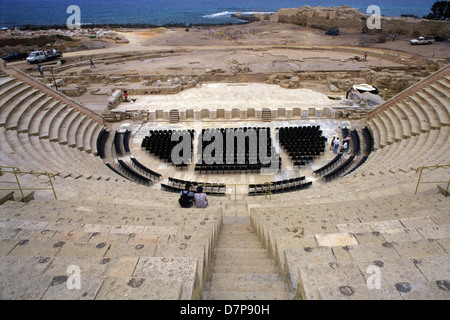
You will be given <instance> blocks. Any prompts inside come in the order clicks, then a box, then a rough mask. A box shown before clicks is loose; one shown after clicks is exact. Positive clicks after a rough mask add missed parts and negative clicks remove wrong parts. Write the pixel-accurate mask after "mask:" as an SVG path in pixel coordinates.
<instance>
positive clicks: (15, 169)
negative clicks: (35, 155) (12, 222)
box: [0, 166, 58, 202]
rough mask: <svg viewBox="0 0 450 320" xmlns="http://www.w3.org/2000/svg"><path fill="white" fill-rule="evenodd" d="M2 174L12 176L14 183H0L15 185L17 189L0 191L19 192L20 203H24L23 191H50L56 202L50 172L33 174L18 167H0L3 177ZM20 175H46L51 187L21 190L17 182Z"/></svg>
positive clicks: (56, 198) (0, 173)
mask: <svg viewBox="0 0 450 320" xmlns="http://www.w3.org/2000/svg"><path fill="white" fill-rule="evenodd" d="M3 173H10V174H14V177H15V179H16V181H0V183H15V184H17V186H18V188H0V190H8V191H17V190H19V191H20V194H21V196H22V201H24V202H25V195H24V194H23V191H38V190H52V191H53V195H54V197H55V200H58V197H57V196H56V191H55V186H54V185H53V181H52V177H53V178H55V175H54V174H53V173H50V172H34V171H21V170H20V169H19V168H18V167H12V166H0V175H3ZM22 174H31V175H38V176H40V175H46V176H47V177H48V181H49V182H50V185H51V187H49V188H22V186H21V184H20V180H19V175H22Z"/></svg>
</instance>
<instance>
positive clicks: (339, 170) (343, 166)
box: [323, 155, 355, 182]
mask: <svg viewBox="0 0 450 320" xmlns="http://www.w3.org/2000/svg"><path fill="white" fill-rule="evenodd" d="M354 159H355V156H354V155H351V156H350V157H349V158H348V159H347V160H345V161H344V163H342V164H341V165H340V166H339V167H337V168H336V169H334V170H333V171H331V172H330V173H327V174H326V175H324V176H323V178H324V179H325V181H326V182H329V181H331V180H333V179H335V178H337V177H339V176H340V175H341V174H342V173H343V172H344V171H345V170H347V168H348V167H349V166H350V165H351V164H352V162H353V160H354Z"/></svg>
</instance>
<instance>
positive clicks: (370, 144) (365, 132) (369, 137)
mask: <svg viewBox="0 0 450 320" xmlns="http://www.w3.org/2000/svg"><path fill="white" fill-rule="evenodd" d="M362 133H363V136H364V142H365V145H366V147H365V152H366V154H370V153H371V152H372V150H373V139H372V135H371V134H370V130H369V129H368V128H367V127H365V128H363V129H362Z"/></svg>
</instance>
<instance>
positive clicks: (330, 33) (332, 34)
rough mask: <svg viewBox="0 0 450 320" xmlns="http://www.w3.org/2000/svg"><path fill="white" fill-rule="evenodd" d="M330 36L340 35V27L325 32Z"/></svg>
mask: <svg viewBox="0 0 450 320" xmlns="http://www.w3.org/2000/svg"><path fill="white" fill-rule="evenodd" d="M325 34H326V35H328V36H338V35H339V28H333V29H330V30H328V31H326V32H325Z"/></svg>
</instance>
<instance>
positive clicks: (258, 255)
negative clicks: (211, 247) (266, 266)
mask: <svg viewBox="0 0 450 320" xmlns="http://www.w3.org/2000/svg"><path fill="white" fill-rule="evenodd" d="M215 254H216V256H218V257H222V258H227V259H230V260H231V259H246V258H248V259H270V258H271V256H270V255H269V253H268V252H267V250H266V249H241V248H216V250H215Z"/></svg>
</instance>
